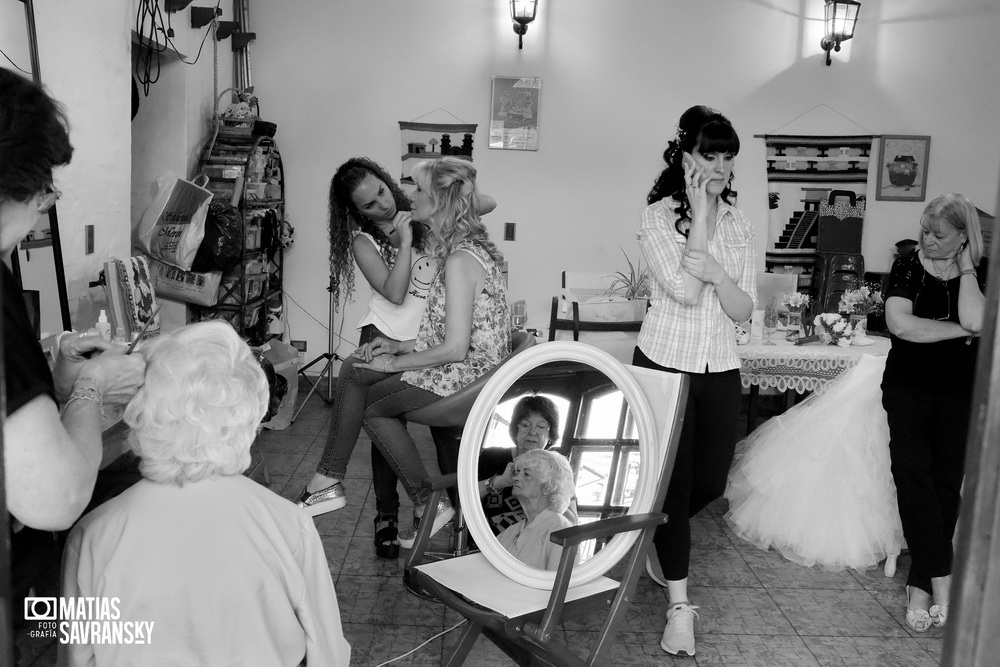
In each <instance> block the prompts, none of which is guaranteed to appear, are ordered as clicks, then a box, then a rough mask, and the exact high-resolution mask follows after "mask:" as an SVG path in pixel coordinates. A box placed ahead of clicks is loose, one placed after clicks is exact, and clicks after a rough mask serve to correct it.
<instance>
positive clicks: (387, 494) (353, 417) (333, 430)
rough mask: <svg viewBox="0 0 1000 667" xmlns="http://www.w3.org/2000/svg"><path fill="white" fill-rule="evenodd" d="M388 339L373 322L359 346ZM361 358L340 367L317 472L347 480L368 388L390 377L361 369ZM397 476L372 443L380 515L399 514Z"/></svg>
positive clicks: (373, 478)
mask: <svg viewBox="0 0 1000 667" xmlns="http://www.w3.org/2000/svg"><path fill="white" fill-rule="evenodd" d="M379 336H380V337H382V338H388V336H386V335H385V334H383V333H382V332H381V331H379V330H378V329H377V328H375V327H374V326H372V325H370V324H369V325H367V326H365V327H362V329H361V339H360V341H359V343H358V344H359V345H364V344H365V343H368V342H371V341H372V340H373V339H374V338H376V337H379ZM360 361H361V360H360V359H358V358H357V357H347V358H346V359H344V363H343V364H342V365H341V367H340V374H339V375H338V376H337V387H336V390H335V394H334V397H333V421H332V422H331V423H330V435H329V438H328V439H327V442H326V447H325V448H324V449H323V456H322V457H321V458H320V460H319V465H318V466H317V467H316V472H318V473H319V474H321V475H323V476H325V477H335V478H337V479H344V477H345V476H346V475H347V464H348V462H349V461H350V460H351V453H352V452H353V451H354V446H355V445H356V444H357V442H358V436H359V435H361V418H362V415H363V414H364V409H365V402H366V401H367V399H368V391H369V390H370V389H371V387H372V385H374V384H375V383H377V382H380V381H382V380H384V379H386V378H388V377H391V374H389V373H380V372H379V371H373V370H370V369H367V368H357V367H356V366H355V364H356V363H358V362H360ZM396 482H397V477H396V474H395V473H394V472H393V470H392V468H391V467H390V466H389V464H388V462H387V461H386V460H385V457H383V456H382V454H381V453H379V451H378V449H376V447H375V446H374V445H373V446H372V484H373V486H374V488H375V498H376V499H381V501H382V502H381V503H380V502H376V510H377V511H378V513H379V514H388V515H389V516H396V514H397V513H398V511H399V494H398V493H397V492H396Z"/></svg>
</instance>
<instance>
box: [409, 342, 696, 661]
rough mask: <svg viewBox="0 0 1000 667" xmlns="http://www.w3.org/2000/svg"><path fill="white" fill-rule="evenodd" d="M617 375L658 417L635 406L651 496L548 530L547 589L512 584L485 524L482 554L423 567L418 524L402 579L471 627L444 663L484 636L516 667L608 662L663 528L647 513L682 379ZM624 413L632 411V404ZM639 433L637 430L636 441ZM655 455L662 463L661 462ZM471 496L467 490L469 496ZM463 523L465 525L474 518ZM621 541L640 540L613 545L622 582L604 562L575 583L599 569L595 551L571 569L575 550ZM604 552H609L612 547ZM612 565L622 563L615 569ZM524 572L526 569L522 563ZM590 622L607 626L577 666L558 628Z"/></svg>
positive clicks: (441, 486) (445, 480)
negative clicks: (552, 550)
mask: <svg viewBox="0 0 1000 667" xmlns="http://www.w3.org/2000/svg"><path fill="white" fill-rule="evenodd" d="M551 345H557V344H546V345H544V346H539V347H538V348H535V350H533V351H532V352H531V353H529V354H528V355H525V356H523V357H522V358H521V360H520V362H519V363H518V364H516V366H520V365H522V364H524V363H526V362H528V360H529V358H534V357H539V356H541V354H542V353H543V352H545V348H550V346H551ZM558 345H565V346H572V345H574V344H572V343H565V344H558ZM581 347H589V346H581ZM601 354H602V355H604V356H605V357H607V359H609V360H610V363H613V364H617V362H615V361H614V360H613V359H612V358H611V357H610V356H608V355H606V354H604V353H601ZM618 367H619V368H623V369H627V372H628V373H631V375H632V376H633V377H634V378H635V379H636V380H637V381H640V384H641V385H642V392H643V396H648V397H649V399H650V400H655V405H656V409H655V410H654V409H653V408H651V407H650V403H649V401H646V400H645V399H643V400H644V401H645V403H644V405H642V406H641V410H643V411H644V412H645V413H647V414H645V415H638V417H639V418H641V419H647V420H653V422H654V423H655V425H654V426H653V427H652V431H653V433H650V434H649V435H648V436H647V438H648V440H649V447H648V449H647V450H644V454H643V457H644V458H643V461H644V462H645V461H648V463H649V464H650V465H652V466H654V467H653V468H651V475H650V477H649V483H650V486H649V488H650V489H653V491H652V492H651V493H650V494H649V495H648V496H647V495H644V496H643V498H644V500H643V501H642V505H643V506H642V507H639V506H637V505H638V504H639V501H638V500H637V503H636V504H634V505H633V507H632V510H630V513H629V514H627V515H626V516H621V517H615V518H611V519H604V520H600V521H596V522H593V523H588V524H584V525H580V526H574V527H572V528H567V529H564V530H560V531H556V532H554V533H553V534H552V535H551V540H552V541H553V542H554V543H556V544H559V545H561V546H562V548H563V551H562V558H561V561H560V563H559V569H558V570H557V571H556V572H555V573H551V572H543V571H540V570H532V572H535V573H539V575H540V577H542V578H543V579H544V577H546V576H548V577H549V578H548V580H547V581H548V583H543V584H541V585H539V584H538V582H537V581H532V580H534V579H535V577H529V578H523V577H517V578H516V579H515V578H511V575H510V573H509V572H505V571H504V570H503V569H501V568H499V567H497V566H496V565H494V563H493V562H492V560H491V558H490V556H489V554H487V553H486V548H485V547H486V545H485V544H483V543H482V542H485V540H487V539H494V540H495V538H493V537H492V534H489V536H488V537H486V536H485V535H486V534H487V533H488V530H489V529H488V527H486V525H485V520H484V523H483V526H482V528H481V530H482V531H485V532H484V534H483V536H481V535H480V534H479V532H476V533H475V537H476V539H477V542H480V543H481V546H482V547H483V548H484V553H475V554H469V555H465V556H460V557H456V558H451V559H448V560H442V561H436V562H430V563H428V562H425V559H424V558H423V549H424V548H425V547H426V545H427V542H428V539H429V532H430V531H429V528H425V527H424V526H421V530H420V531H419V532H418V535H417V539H416V542H415V544H414V548H413V550H412V551H411V554H410V557H409V558H408V560H407V562H406V575H407V577H408V579H409V580H410V582H411V583H412V584H413V585H415V586H416V587H418V588H420V589H422V590H424V591H426V592H427V593H428V594H430V595H431V596H433V597H434V598H435V599H437V600H439V601H441V602H442V603H444V604H445V605H447V606H448V607H450V608H452V609H454V610H456V611H457V612H459V613H460V614H462V615H463V616H464V617H465V618H466V619H467V620H468V625H467V626H466V628H465V630H464V631H463V633H462V636H461V638H460V640H459V642H458V644H457V646H456V647H455V649H454V651H453V653H452V655H451V656H449V657H447V658H443V659H442V662H441V664H443V665H461V664H462V663H463V662H464V660H465V658H466V657H467V655H468V654H469V652H470V651H471V650H472V648H473V646H474V644H475V642H476V640H477V639H478V637H479V636H480V635H483V636H485V637H487V638H488V639H489V640H490V641H492V642H493V643H495V644H496V645H497V646H498V647H500V649H501V650H503V651H504V652H505V653H506V654H507V655H509V656H510V657H511V658H512V659H513V660H514V661H515V662H516V663H517V664H519V665H532V664H545V665H594V664H600V663H602V662H605V661H606V660H607V657H608V655H609V652H610V650H611V646H612V645H613V643H614V641H615V638H616V633H617V631H618V628H619V626H620V624H621V622H622V621H623V619H624V615H625V612H626V610H627V608H628V602H629V600H630V598H631V596H632V595H633V594H634V592H635V587H636V583H637V581H638V578H639V576H640V575H641V573H642V572H643V570H644V567H645V560H646V555H647V553H648V552H649V549H650V546H651V542H652V537H653V532H654V530H655V529H656V527H657V526H659V525H661V524H662V523H664V522H665V521H666V520H667V517H666V516H665V515H664V514H662V513H661V512H656V511H648V510H650V509H651V508H657V509H658V508H660V507H662V505H663V499H664V497H665V495H666V488H667V483H668V481H669V479H670V473H671V471H672V469H673V462H674V457H675V455H676V448H677V442H678V439H679V437H680V431H681V423H682V421H683V412H684V405H685V401H686V397H687V378H686V376H683V375H681V374H673V373H661V372H658V371H651V370H648V369H638V368H632V367H624V366H621V365H618ZM511 370H512V369H510V368H509V369H508V371H507V372H505V373H504V374H502V375H499V376H497V377H495V378H494V380H493V382H494V383H496V382H498V381H501V380H505V379H506V378H505V377H503V376H504V375H506V374H508V372H509V371H511ZM654 387H655V388H654ZM484 399H485V401H487V402H488V401H490V400H491V399H492V400H495V396H494V392H493V388H492V385H491V389H490V391H484V393H483V394H481V395H480V401H484ZM630 405H631V406H633V407H635V406H634V402H633V401H631V400H630ZM492 410H493V407H492V406H485V407H483V406H482V404H481V403H477V405H476V406H475V408H474V410H473V413H472V415H471V418H470V421H469V425H468V427H467V428H466V432H465V435H464V436H463V441H462V455H461V463H462V465H463V467H462V468H461V472H460V473H459V474H463V473H466V472H468V471H467V470H466V468H467V465H474V461H475V459H471V461H472V463H469V461H470V459H468V458H467V457H470V456H478V450H479V447H480V442H481V440H480V439H481V436H482V431H483V430H484V429H485V426H486V423H487V422H488V418H489V415H490V414H492ZM484 411H485V412H484ZM636 412H637V413H638V412H639V410H637V411H636ZM643 435H644V434H643V433H642V432H640V436H641V437H642V436H643ZM647 452H648V454H647ZM661 454H662V458H658V456H659V455H661ZM456 479H457V475H449V476H445V477H441V478H437V479H432V480H428V482H427V486H428V488H431V490H432V495H431V500H430V502H431V503H432V506H433V503H435V502H437V500H438V499H440V498H441V497H442V494H443V493H444V490H445V489H446V488H447V487H448V486H449V484H454V482H455V481H456ZM463 488H464V487H463ZM469 492H472V489H471V488H470V491H469ZM638 497H639V495H638V494H637V498H638ZM632 512H635V513H632ZM469 516H470V518H471V515H469ZM477 525H478V524H476V523H475V522H473V528H474V529H477V530H478V528H477ZM625 533H633V534H634V535H635V536H636V537H635V541H634V542H633V543H632V544H631V545H630V546H629V545H628V542H627V541H626V540H625V538H616V539H621V540H622V542H621V544H623V545H624V547H625V549H624V550H618V551H617V552H616V553H620V554H622V555H621V560H622V561H624V563H625V565H624V569H623V570H622V574H621V578H620V580H619V581H615V580H614V579H611V578H609V577H607V576H604V574H605V573H606V572H607V570H608V569H610V568H611V567H612V566H614V565H616V563H614V562H610V559H605V562H602V563H601V565H602V566H606V568H602V569H601V570H597V571H594V572H592V574H594V575H595V576H593V577H591V578H589V580H581V578H580V576H578V575H582V574H583V571H584V570H590V569H592V568H591V567H590V566H591V565H597V563H596V562H595V560H596V559H597V558H599V557H601V555H602V554H603V553H604V552H603V551H602V552H599V553H598V554H597V555H596V556H594V557H593V558H591V559H590V560H588V561H587V562H586V563H585V564H582V565H575V564H574V561H575V560H576V555H577V552H578V549H579V547H580V545H581V544H583V543H585V542H587V541H588V540H594V539H600V538H604V537H608V536H614V535H619V536H620V535H622V534H625ZM495 548H497V549H501V550H502V547H500V546H499V543H496V545H495ZM606 549H607V550H609V551H612V550H613V548H612V547H611V545H608V547H606ZM608 555H609V556H614V555H615V554H614V553H609V554H608ZM508 557H509V555H508ZM617 564H618V565H620V562H619V563H617ZM521 566H522V567H524V566H523V564H521ZM529 569H530V568H529ZM484 591H486V592H485V593H484ZM514 601H516V604H514ZM589 614H602V615H603V617H604V618H603V623H602V625H601V630H600V632H599V634H598V636H597V638H596V640H595V641H594V642H593V643H592V644H591V646H590V651H589V654H588V655H587V657H586V658H580V657H578V656H577V655H576V652H575V651H574V650H571V649H570V647H569V646H567V645H566V644H565V642H563V641H562V640H561V639H560V638H559V637H558V635H559V634H561V633H558V632H557V629H558V627H559V626H560V625H561V624H562V623H563V622H565V621H567V620H571V619H575V618H578V617H581V616H585V615H589ZM574 648H576V649H578V646H577V645H574Z"/></svg>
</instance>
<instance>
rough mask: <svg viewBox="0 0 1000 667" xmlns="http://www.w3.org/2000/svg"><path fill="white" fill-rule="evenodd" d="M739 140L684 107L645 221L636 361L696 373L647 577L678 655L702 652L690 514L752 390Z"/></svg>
mask: <svg viewBox="0 0 1000 667" xmlns="http://www.w3.org/2000/svg"><path fill="white" fill-rule="evenodd" d="M739 150H740V139H739V136H738V135H737V134H736V130H734V129H733V126H732V124H731V123H730V122H729V119H727V118H726V117H725V116H723V115H722V114H720V113H719V112H717V111H715V110H714V109H709V108H708V107H704V106H696V107H691V108H690V109H688V110H687V111H685V112H684V114H682V115H681V118H680V122H679V123H678V127H677V136H676V137H675V138H674V139H673V140H671V141H670V142H669V143H668V145H667V150H666V151H665V152H664V154H663V158H664V160H665V161H666V167H665V168H664V169H663V171H662V172H661V173H660V176H659V177H658V178H657V180H656V183H655V184H654V186H653V189H652V190H651V191H650V193H649V195H648V197H647V203H648V204H649V206H647V207H646V209H645V211H643V214H642V224H641V226H640V228H639V244H640V246H641V248H642V251H643V254H644V255H645V257H646V261H647V263H648V265H649V269H650V271H651V272H652V274H653V278H654V280H653V281H652V282H653V284H652V288H653V290H652V305H651V307H650V309H649V311H648V312H647V314H646V318H645V320H643V323H642V329H641V331H640V332H639V340H638V346H637V347H636V349H635V356H634V359H633V361H632V363H633V364H634V365H636V366H642V367H645V368H653V369H657V370H664V371H668V372H674V373H685V374H686V375H687V376H688V379H689V393H688V399H687V406H686V408H685V419H684V426H683V429H682V431H681V436H680V442H679V445H678V449H677V458H676V462H675V463H674V469H673V474H672V475H671V478H670V485H669V487H668V489H667V497H666V501H665V503H664V506H663V511H664V512H665V513H666V514H667V515H668V516H670V521H669V522H668V523H667V524H666V525H665V526H661V527H659V528H657V529H656V534H655V536H654V538H653V544H654V545H655V547H656V552H655V555H653V556H650V557H647V560H646V569H647V571H648V572H649V574H650V576H651V577H652V578H653V579H654V580H655V581H656V582H657V583H659V584H660V585H661V586H665V587H666V588H667V596H668V598H669V600H670V606H669V609H668V610H667V625H666V627H665V628H664V632H663V639H662V640H661V642H660V647H661V648H663V650H665V651H666V652H667V653H670V654H672V655H678V654H686V655H689V656H693V655H694V653H695V642H694V617H695V616H696V614H697V612H696V611H695V610H696V609H697V607H695V606H694V605H692V604H691V601H690V599H689V597H688V565H689V563H690V559H691V525H690V522H689V519H690V517H692V516H694V515H695V514H697V513H698V512H700V511H701V510H702V509H703V508H704V507H706V506H707V505H708V504H709V503H710V502H712V501H713V500H715V499H716V498H719V497H721V496H722V494H723V492H724V491H725V488H726V476H727V474H728V472H729V464H730V463H731V462H732V459H733V452H734V450H735V447H736V441H737V439H738V432H737V430H738V426H737V423H738V422H739V416H740V403H741V398H742V391H743V390H742V385H741V384H740V371H739V369H740V359H739V356H738V355H737V353H736V335H735V330H734V323H735V322H744V321H746V320H747V319H749V317H750V313H751V311H752V310H753V307H754V299H755V296H754V295H756V292H757V286H756V277H757V261H756V257H755V251H754V248H755V245H756V234H755V232H754V228H753V225H751V224H750V222H749V221H748V220H747V219H746V216H744V215H743V213H742V212H741V211H740V210H739V209H738V208H736V207H735V206H733V205H732V204H731V201H732V197H733V194H734V193H733V190H732V188H731V183H732V179H733V160H734V158H735V157H736V154H737V153H738V152H739Z"/></svg>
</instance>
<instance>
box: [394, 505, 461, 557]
mask: <svg viewBox="0 0 1000 667" xmlns="http://www.w3.org/2000/svg"><path fill="white" fill-rule="evenodd" d="M426 511H427V508H426V507H425V508H424V512H425V513H426ZM454 516H455V508H454V507H452V506H451V501H450V500H448V499H447V498H443V499H442V500H441V502H439V503H438V506H437V511H436V512H435V513H434V523H433V524H432V525H431V534H430V537H433V536H434V535H435V534H436V533H437V532H438V531H439V530H441V529H442V528H444V527H445V526H446V525H447V524H448V522H449V521H451V520H452V518H453V517H454ZM421 519H422V517H419V516H417V514H416V510H414V514H413V529H412V530H410V531H407V532H405V533H404V534H401V535H400V536H399V544H400V545H401V546H402V547H403V548H404V549H412V548H413V543H414V542H416V540H417V531H418V530H419V529H420V521H421Z"/></svg>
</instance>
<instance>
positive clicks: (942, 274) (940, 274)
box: [931, 259, 955, 283]
mask: <svg viewBox="0 0 1000 667" xmlns="http://www.w3.org/2000/svg"><path fill="white" fill-rule="evenodd" d="M954 263H955V261H954V260H948V263H947V264H945V265H944V270H943V271H942V270H941V269H939V268H938V265H937V262H936V261H935V260H933V259H932V260H931V268H933V269H934V273H936V274H937V277H938V280H940V281H941V282H943V283H944V282H948V279H947V278H945V276H946V275H950V274H951V265H952V264H954Z"/></svg>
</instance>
